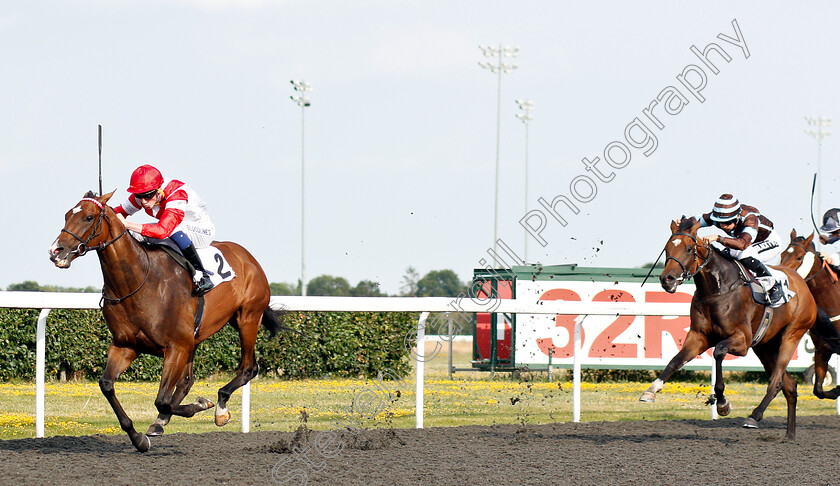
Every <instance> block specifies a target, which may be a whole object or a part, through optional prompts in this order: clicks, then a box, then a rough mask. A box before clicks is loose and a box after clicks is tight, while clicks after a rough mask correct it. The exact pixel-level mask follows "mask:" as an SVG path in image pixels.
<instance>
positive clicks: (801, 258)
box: [779, 229, 817, 275]
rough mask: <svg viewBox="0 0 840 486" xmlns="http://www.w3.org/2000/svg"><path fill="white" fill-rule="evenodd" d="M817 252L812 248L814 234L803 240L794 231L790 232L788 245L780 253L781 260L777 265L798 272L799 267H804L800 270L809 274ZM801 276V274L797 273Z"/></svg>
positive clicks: (802, 237)
mask: <svg viewBox="0 0 840 486" xmlns="http://www.w3.org/2000/svg"><path fill="white" fill-rule="evenodd" d="M816 255H817V252H816V248H815V247H814V233H813V232H811V235H810V236H808V237H807V238H805V237H804V236H797V235H796V229H793V230H791V232H790V244H789V245H788V247H787V248H785V251H783V252H782V260H781V261H780V262H779V265H781V266H783V267H788V268H792V269H794V270H797V271H798V272H799V267H802V266H803V265H805V266H804V267H803V268H802V270H803V271H804V272H806V275H807V272H809V271H810V270H811V268H812V267H813V266H814V259H815V258H816ZM799 274H800V275H802V272H799Z"/></svg>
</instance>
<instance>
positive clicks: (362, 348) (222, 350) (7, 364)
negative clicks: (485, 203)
mask: <svg viewBox="0 0 840 486" xmlns="http://www.w3.org/2000/svg"><path fill="white" fill-rule="evenodd" d="M39 313H40V311H39V310H34V309H0V379H2V380H9V379H13V378H16V379H28V380H31V379H34V377H35V326H36V322H37V320H38V315H39ZM284 321H285V323H286V325H287V326H289V327H291V328H293V329H297V330H298V331H299V332H300V333H295V332H283V333H281V334H280V335H278V336H277V337H275V338H274V339H269V338H268V333H267V332H266V331H265V330H261V331H260V337H259V339H258V340H257V362H258V363H259V365H260V373H261V374H263V375H272V376H282V377H289V378H307V377H319V376H364V377H375V376H376V375H377V373H379V372H380V371H381V370H383V369H385V368H390V369H392V370H394V371H396V372H398V373H400V374H401V375H405V374H406V373H408V371H409V369H410V366H409V355H408V349H406V346H405V336H406V334H407V333H408V332H410V331H411V330H413V329H414V328H415V326H416V316H415V315H414V314H411V313H406V312H402V313H376V312H364V313H361V312H308V313H302V312H300V313H299V312H291V313H287V314H286V315H285V316H284ZM110 341H111V334H110V333H109V332H108V328H107V326H106V325H105V321H104V319H103V317H102V312H101V311H99V310H54V311H52V312H51V313H50V316H49V318H48V319H47V356H46V373H47V376H48V377H53V378H56V377H58V376H60V374H61V372H62V371H63V372H64V373H65V375H66V376H68V377H86V378H90V379H98V378H99V376H101V375H102V371H103V370H104V368H105V359H106V353H107V350H108V345H109V343H110ZM239 354H240V352H239V336H238V335H237V332H236V330H234V329H233V328H232V327H231V326H225V327H224V328H223V329H222V331H221V332H219V333H217V334H216V335H215V336H213V337H212V338H210V339H208V340H207V341H205V342H203V343H201V345H199V347H198V351H197V352H196V358H195V363H194V372H195V376H196V377H198V378H202V377H207V376H210V375H213V374H215V373H219V372H232V371H234V370H235V369H236V367H237V366H238V365H239ZM160 370H161V359H160V358H157V357H154V356H145V355H144V356H141V357H140V358H138V359H137V360H135V361H134V362H133V363H132V364H131V367H130V368H129V369H128V371H126V372H125V373H124V374H123V376H122V379H124V380H149V381H156V380H158V379H160Z"/></svg>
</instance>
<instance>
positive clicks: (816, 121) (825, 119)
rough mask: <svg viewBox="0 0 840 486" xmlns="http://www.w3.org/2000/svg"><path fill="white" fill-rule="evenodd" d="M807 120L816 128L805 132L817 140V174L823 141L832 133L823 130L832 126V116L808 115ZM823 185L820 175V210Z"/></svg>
mask: <svg viewBox="0 0 840 486" xmlns="http://www.w3.org/2000/svg"><path fill="white" fill-rule="evenodd" d="M805 121H806V122H807V123H808V125H809V126H811V127H813V128H815V130H814V129H808V130H805V133H807V134H808V135H810V136H812V137H814V138H815V139H816V140H817V174H818V175H819V173H820V165H821V164H822V141H823V139H824V138H828V136H829V135H831V132H830V131H828V130H823V127H826V128H827V127H830V126H831V117H830V116H816V117H814V116H806V117H805ZM820 186H822V178H821V177H818V180H817V208H818V211H822V210H823V209H822V190H821V188H820Z"/></svg>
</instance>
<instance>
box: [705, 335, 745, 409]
mask: <svg viewBox="0 0 840 486" xmlns="http://www.w3.org/2000/svg"><path fill="white" fill-rule="evenodd" d="M748 349H749V348H748V347H747V342H746V339H745V338H744V336H743V335H742V334H735V335H733V336H731V337H729V338H728V339H724V340H723V341H721V342H719V343H717V344H716V345H715V351H714V353H713V355H714V358H715V390H714V393H715V406H716V407H717V413H718V415H720V416H721V417H725V416H727V415H729V412H731V411H732V405H731V404H730V403H729V400H727V399H726V397H725V396H724V395H723V392H724V390H726V383H724V382H723V360H724V358H726V355H727V354H733V355H735V356H744V355H745V354H747V350H748Z"/></svg>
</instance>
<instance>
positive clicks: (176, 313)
mask: <svg viewBox="0 0 840 486" xmlns="http://www.w3.org/2000/svg"><path fill="white" fill-rule="evenodd" d="M113 194H114V193H113V192H111V193H109V194H105V195H104V196H99V197H97V196H95V195H94V194H93V193H92V192H88V193H87V194H86V195H85V197H84V198H82V200H81V201H79V203H78V204H76V205H75V206H74V207H73V208H72V209H71V210H70V211H68V212H67V214H65V216H64V219H65V224H64V228H63V229H62V230H61V232H60V233H59V235H58V238H56V240H55V241H54V242H53V244H52V246H50V249H49V253H50V259H51V260H52V261H53V263H55V265H56V266H57V267H59V268H68V267H70V264H71V263H72V261H73V259H74V258H76V257H80V256H82V255H84V254H85V253H87V252H88V251H90V250H96V253H97V255H98V256H99V263H100V266H101V268H102V275H103V277H104V284H105V285H104V287H103V289H102V313H103V315H104V316H105V322H106V323H107V324H108V329H109V330H110V331H111V336H112V340H111V345H110V347H109V349H108V358H107V362H106V365H105V371H104V372H103V374H102V378H101V379H100V380H99V387H100V389H101V390H102V393H103V394H104V395H105V398H106V399H107V400H108V402H109V403H110V404H111V407H112V408H113V409H114V413H115V414H116V416H117V419H118V420H119V422H120V427H121V428H122V430H123V431H125V432H126V433H127V434H128V436H129V438H130V439H131V443H132V444H134V447H135V448H137V450H138V451H140V452H146V451H148V450H149V447H151V441H150V440H149V436H156V435H160V434H162V433H163V427H164V426H165V425H166V424H168V423H169V419H170V418H171V417H172V415H178V416H181V417H192V416H193V415H195V414H196V413H197V412H200V411H203V410H207V409H208V408H211V407H213V403H212V402H211V401H210V400H207V399H206V398H203V397H199V398H198V399H197V400H196V402H195V403H191V404H188V405H181V401H182V400H183V399H184V398H185V397H186V396H187V394H188V393H189V390H190V387H192V384H193V381H194V376H193V369H192V368H193V358H194V356H195V351H196V347H197V346H198V344H199V343H201V342H202V341H204V340H206V339H207V338H209V337H210V336H212V335H213V334H215V333H216V332H218V331H219V330H220V329H221V328H222V327H224V325H225V324H226V323H230V324H231V325H232V326H233V327H234V328H236V329H237V330H238V331H239V341H240V349H241V357H240V362H239V367H238V368H237V370H236V375H235V376H234V377H233V379H232V380H231V381H230V382H229V383H227V384H226V385H225V386H223V387H222V388H220V389H219V393H218V402H217V404H216V413H215V415H216V418H215V421H216V425H218V426H222V425H225V424H226V423H227V422H228V421H229V420H230V412H229V411H228V410H227V408H226V405H227V401H228V399H229V398H230V396H231V394H232V393H233V392H234V391H235V390H236V389H238V388H239V387H241V386H243V385H245V384H246V383H248V381H250V380H251V379H252V378H253V377H255V376H256V375H257V371H258V367H257V361H256V358H255V355H254V346H255V344H256V339H257V331H259V328H260V324H261V323H262V324H263V325H264V326H265V327H266V328H267V329H268V331H269V332H270V333H271V335H272V336H274V335H275V334H276V333H277V332H278V331H280V330H281V329H283V328H284V327H283V325H282V323H281V322H280V319H279V317H278V316H277V315H276V314H275V313H274V311H272V310H271V309H270V308H269V298H270V292H269V287H268V280H267V279H266V277H265V274H264V273H263V270H262V268H261V267H260V264H259V263H257V261H256V260H255V259H254V257H253V256H252V255H251V254H250V253H249V252H248V251H247V250H246V249H244V248H243V247H241V246H239V245H237V244H236V243H231V242H214V243H213V246H215V247H216V248H218V249H219V250H221V252H222V254H223V255H224V258H225V259H226V260H227V262H228V263H229V264H230V266H231V268H232V269H233V270H234V272H235V273H236V277H234V278H233V279H232V280H230V281H228V282H225V283H222V284H220V285H218V286H217V287H216V288H214V289H213V290H212V291H210V292H209V293H207V294H206V295H205V299H206V307H205V311H204V315H203V318H202V320H201V326H200V328H199V330H198V333H197V334H194V332H195V316H196V310H197V307H198V301H199V299H198V298H197V297H195V296H194V295H193V294H192V289H193V284H192V279H191V278H190V275H189V273H188V272H187V270H185V269H184V268H182V267H181V266H180V265H177V264H176V263H175V262H174V261H173V260H172V258H171V257H170V256H169V255H168V254H167V253H166V252H164V251H163V250H160V249H152V248H147V247H145V246H143V245H141V244H140V243H138V242H137V241H136V240H135V239H134V238H133V237H131V236H130V235H127V230H126V228H125V226H124V225H123V224H122V223H121V222H120V221H119V219H118V218H117V217H116V214H115V213H114V211H113V209H111V207H109V206H108V204H107V202H108V200H109V199H110V198H111V196H112V195H113ZM144 353H145V354H152V355H155V356H162V357H163V370H162V372H161V381H160V388H159V389H158V394H157V397H156V398H155V407H156V408H157V410H158V417H157V419H156V420H155V422H154V423H153V424H152V425H151V426H150V427H149V430H148V431H147V432H146V434H141V433H139V432H137V431H136V430H135V429H134V424H133V422H132V421H131V419H130V418H129V416H128V415H127V414H126V413H125V411H124V410H123V408H122V405H120V402H119V400H117V397H116V394H115V392H114V381H115V380H116V379H117V378H118V377H119V376H120V375H121V374H122V373H123V372H124V371H125V370H126V369H128V366H129V365H130V364H131V362H132V361H134V359H135V358H137V356H138V355H140V354H144Z"/></svg>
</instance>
